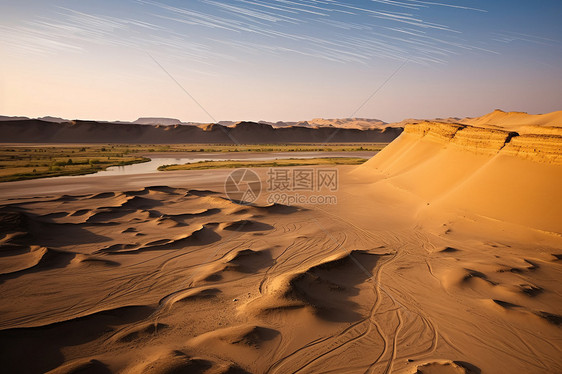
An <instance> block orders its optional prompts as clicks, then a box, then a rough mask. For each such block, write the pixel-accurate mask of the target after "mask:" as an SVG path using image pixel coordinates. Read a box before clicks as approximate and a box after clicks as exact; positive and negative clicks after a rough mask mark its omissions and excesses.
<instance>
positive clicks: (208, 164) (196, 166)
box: [158, 157, 367, 171]
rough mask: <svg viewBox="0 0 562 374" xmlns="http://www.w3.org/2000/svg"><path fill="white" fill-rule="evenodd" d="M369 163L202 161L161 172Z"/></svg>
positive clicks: (350, 159)
mask: <svg viewBox="0 0 562 374" xmlns="http://www.w3.org/2000/svg"><path fill="white" fill-rule="evenodd" d="M365 161H367V160H366V159H364V158H355V157H328V158H309V159H297V158H288V159H278V160H272V161H200V162H193V163H189V164H183V165H162V166H160V167H159V168H158V170H160V171H171V170H205V169H239V168H258V167H287V166H312V165H360V164H362V163H364V162H365Z"/></svg>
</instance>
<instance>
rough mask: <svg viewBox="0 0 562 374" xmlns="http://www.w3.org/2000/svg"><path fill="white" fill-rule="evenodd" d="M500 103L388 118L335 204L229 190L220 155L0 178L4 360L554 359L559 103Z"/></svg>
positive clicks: (98, 366) (159, 369)
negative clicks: (517, 109)
mask: <svg viewBox="0 0 562 374" xmlns="http://www.w3.org/2000/svg"><path fill="white" fill-rule="evenodd" d="M502 113H503V112H502ZM502 113H499V112H497V113H493V114H491V115H488V116H489V117H493V118H492V120H490V119H489V118H488V119H486V118H485V117H486V116H484V117H481V118H479V119H472V120H471V121H472V122H468V121H467V122H463V123H446V122H435V121H432V122H420V123H416V124H409V125H406V127H405V130H404V132H403V133H402V134H401V135H400V136H399V137H398V138H397V139H396V140H395V141H394V142H392V143H391V144H390V145H389V146H388V147H386V148H385V149H384V150H383V151H381V152H380V153H379V154H377V155H376V156H375V157H373V158H372V159H371V160H369V161H368V162H367V163H365V164H363V165H361V166H359V167H354V166H340V167H337V168H338V170H339V173H340V184H339V189H338V191H337V192H335V193H336V195H337V197H338V203H337V204H335V205H306V206H285V205H279V204H267V202H266V201H263V199H260V200H258V201H257V202H256V203H254V204H252V205H240V204H237V203H235V202H233V201H230V200H228V199H227V198H226V197H225V194H224V190H223V183H224V180H225V177H226V176H227V175H228V173H229V172H230V171H220V170H212V171H205V172H202V171H182V172H169V173H165V174H155V175H143V176H134V175H133V176H130V175H129V176H123V177H122V178H120V179H116V178H111V177H99V178H97V179H96V178H95V177H81V178H80V179H66V180H62V179H56V178H55V179H46V180H35V181H23V182H11V183H4V184H1V185H0V196H1V201H0V204H2V206H1V208H0V219H1V226H0V227H1V230H2V231H1V232H0V238H1V241H0V272H1V273H2V274H1V275H0V293H1V295H2V299H1V300H2V302H1V303H0V315H1V316H2V318H1V319H0V348H1V349H0V362H1V363H2V370H4V371H6V372H10V373H18V372H21V373H40V372H51V373H78V372H80V373H81V372H99V373H104V372H108V373H109V372H120V373H178V372H187V373H245V372H249V373H391V372H392V373H416V372H418V373H556V372H562V354H561V349H562V328H561V322H562V286H561V282H560V281H561V280H562V262H561V260H562V195H561V194H560V186H561V185H562V131H561V129H560V127H559V126H560V125H561V124H562V118H561V115H560V113H561V112H557V113H555V114H553V115H551V116H550V117H552V118H550V117H549V119H548V121H543V122H541V121H540V119H539V120H536V117H530V116H528V115H521V114H517V115H512V114H510V113H503V114H502ZM502 116H503V117H504V119H505V121H504V122H505V124H502V120H501V117H502ZM513 117H517V119H516V120H512V119H511V118H513ZM543 127H544V128H545V130H544V131H542V130H541V129H542V128H543ZM520 129H524V131H520V132H518V131H519V130H520ZM533 129H534V131H532V130H533ZM256 172H257V173H258V174H259V175H260V176H262V180H265V173H266V170H259V169H256Z"/></svg>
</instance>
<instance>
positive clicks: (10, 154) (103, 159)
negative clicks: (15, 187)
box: [0, 145, 150, 182]
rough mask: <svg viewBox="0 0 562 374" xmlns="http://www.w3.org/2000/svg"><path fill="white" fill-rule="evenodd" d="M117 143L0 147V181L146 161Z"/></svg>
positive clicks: (80, 172) (100, 168)
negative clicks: (112, 144) (85, 145)
mask: <svg viewBox="0 0 562 374" xmlns="http://www.w3.org/2000/svg"><path fill="white" fill-rule="evenodd" d="M148 161H150V159H149V158H146V157H141V156H135V155H131V154H130V152H127V148H126V147H116V146H111V145H109V146H87V147H80V146H51V147H49V146H42V147H36V146H35V147H34V146H29V147H27V146H23V147H0V182H13V181H19V180H26V179H37V178H48V177H60V176H72V175H84V174H92V173H97V172H98V171H101V170H105V169H107V168H108V167H110V166H124V165H131V164H137V163H141V162H148Z"/></svg>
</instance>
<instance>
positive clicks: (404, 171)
mask: <svg viewBox="0 0 562 374" xmlns="http://www.w3.org/2000/svg"><path fill="white" fill-rule="evenodd" d="M561 114H562V112H554V113H551V114H548V115H541V116H534V115H526V114H521V113H515V114H512V113H504V112H501V113H500V112H497V111H496V112H494V113H491V114H489V115H486V116H483V117H480V118H477V119H473V120H471V121H472V123H474V124H478V125H479V126H476V125H467V124H454V123H440V122H429V121H427V122H420V123H417V124H409V125H406V127H405V130H404V133H403V134H402V135H401V136H400V137H399V138H398V139H397V140H396V141H394V142H393V143H391V144H390V145H389V146H388V147H386V148H385V149H384V150H383V151H382V152H380V153H379V154H378V155H377V156H376V157H374V158H373V159H371V160H369V161H368V162H367V163H365V164H364V165H363V166H362V167H360V168H359V169H358V170H357V172H356V173H358V174H363V175H364V176H365V177H366V178H369V177H372V174H373V173H372V170H373V169H376V170H378V171H380V172H382V173H383V175H384V177H385V178H386V181H388V182H389V183H391V184H393V185H395V186H397V187H400V188H403V189H406V190H408V191H410V192H412V193H414V194H415V195H417V196H419V197H421V198H423V199H424V200H426V201H427V205H428V206H429V205H432V206H431V208H432V209H433V208H435V207H446V208H459V209H462V210H466V211H471V212H473V213H475V214H478V215H483V216H486V217H489V218H493V219H498V220H503V221H507V222H512V223H517V224H522V225H526V226H530V227H533V228H537V229H542V230H546V231H553V232H557V233H560V232H562V223H561V222H560V221H559V220H557V219H556V217H557V216H558V215H559V212H560V211H562V196H561V195H560V191H559V189H560V186H561V185H562V128H557V127H553V126H551V127H549V128H548V132H549V133H546V132H545V131H536V133H529V132H525V133H519V132H516V131H509V130H507V129H504V128H503V127H502V126H503V125H505V126H506V127H508V128H509V127H511V128H515V127H514V126H515V125H514V124H515V123H517V124H518V126H519V127H520V128H524V129H525V130H526V131H530V130H531V129H533V127H532V126H531V124H537V125H538V124H539V123H540V124H545V125H548V124H552V123H555V122H556V118H559V117H560V116H561ZM502 118H504V119H505V121H504V122H502V121H501V119H502ZM527 120H528V121H527ZM486 121H489V122H491V123H494V124H495V125H494V127H495V128H491V126H489V122H486ZM500 125H501V126H500ZM484 126H486V127H484ZM535 128H537V127H535ZM539 129H540V128H539Z"/></svg>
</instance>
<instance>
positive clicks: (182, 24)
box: [0, 0, 562, 122]
mask: <svg viewBox="0 0 562 374" xmlns="http://www.w3.org/2000/svg"><path fill="white" fill-rule="evenodd" d="M561 16H562V1H559V0H432V1H429V0H428V1H425V0H341V1H336V0H228V1H218V0H189V1H179V0H116V1H108V0H100V1H96V2H77V1H71V0H50V1H45V0H42V1H37V0H17V1H16V0H0V51H1V53H2V59H0V68H1V73H0V114H4V115H27V116H43V115H53V116H61V117H65V118H84V119H85V118H88V119H103V120H116V119H119V120H134V119H136V118H137V117H141V116H160V117H174V118H179V119H181V120H184V121H201V122H210V121H212V118H214V119H216V120H260V119H261V120H270V121H277V120H305V119H310V118H315V117H324V118H334V117H340V118H342V117H349V116H351V115H352V114H354V113H355V112H356V113H355V116H357V117H369V118H380V119H382V120H385V121H397V120H401V119H404V118H410V117H416V118H423V117H425V118H431V117H437V116H440V117H446V116H474V115H481V114H484V113H486V112H489V111H491V110H493V109H495V108H501V109H504V110H521V111H528V112H530V113H543V112H549V111H554V110H561V109H562V106H561V105H560V104H561V103H562V84H561V83H562V25H561V23H560V22H559V20H560V19H561ZM151 56H152V57H153V58H154V59H155V60H156V61H157V62H158V63H156V62H155V61H154V60H153V59H152V58H151ZM404 61H407V62H406V64H405V65H403V63H404ZM158 64H160V65H161V66H162V67H163V68H164V69H165V70H166V71H167V72H168V73H169V74H170V75H171V76H172V77H173V78H174V79H175V80H176V81H177V82H179V83H180V84H181V85H182V86H183V87H184V88H185V89H186V90H187V91H188V92H189V93H190V94H191V95H192V96H193V97H194V98H195V99H196V100H197V101H198V102H199V103H200V104H201V105H202V106H203V107H204V108H205V109H206V111H207V112H208V113H209V114H210V116H209V115H208V114H207V113H206V112H205V111H204V110H202V109H201V108H200V107H199V106H198V105H197V104H196V103H194V102H193V100H192V99H191V98H190V97H189V96H188V95H186V94H185V93H184V92H183V91H182V90H181V89H180V88H179V87H178V86H177V85H176V83H175V82H174V80H173V79H172V78H170V77H169V76H168V74H167V73H166V72H164V71H163V70H162V68H161V67H160V66H159V65H158ZM400 66H402V68H400V69H399V67H400ZM393 74H394V75H393ZM391 76H392V78H391V79H390V80H388V82H387V83H386V84H385V85H384V87H382V88H381V89H380V91H378V92H377V94H376V95H374V96H373V98H372V99H371V100H370V101H369V102H367V103H366V104H365V105H364V106H363V107H361V109H360V110H358V111H357V109H358V108H359V107H360V106H361V104H362V103H363V102H364V101H365V100H366V99H367V98H368V97H369V96H370V95H371V94H372V93H373V92H374V91H375V90H376V89H377V88H378V87H380V86H381V84H382V83H383V82H385V81H386V80H387V79H388V78H389V77H391ZM211 117H212V118H211Z"/></svg>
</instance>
